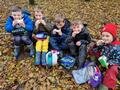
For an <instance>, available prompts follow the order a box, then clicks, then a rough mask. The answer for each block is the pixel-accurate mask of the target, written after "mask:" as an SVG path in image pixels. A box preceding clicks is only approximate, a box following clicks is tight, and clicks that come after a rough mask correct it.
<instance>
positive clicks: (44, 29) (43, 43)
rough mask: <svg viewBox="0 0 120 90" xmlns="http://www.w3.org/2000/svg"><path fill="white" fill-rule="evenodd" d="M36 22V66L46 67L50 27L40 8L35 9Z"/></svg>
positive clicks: (34, 34) (34, 33)
mask: <svg viewBox="0 0 120 90" xmlns="http://www.w3.org/2000/svg"><path fill="white" fill-rule="evenodd" d="M34 17H35V20H34V27H35V30H34V32H33V35H32V36H33V38H34V39H36V47H35V49H36V58H35V65H40V64H41V65H43V66H45V65H46V60H45V59H46V53H47V52H48V43H49V34H50V26H49V24H48V23H47V22H46V20H45V18H44V15H43V11H42V10H41V8H40V7H37V8H35V16H34Z"/></svg>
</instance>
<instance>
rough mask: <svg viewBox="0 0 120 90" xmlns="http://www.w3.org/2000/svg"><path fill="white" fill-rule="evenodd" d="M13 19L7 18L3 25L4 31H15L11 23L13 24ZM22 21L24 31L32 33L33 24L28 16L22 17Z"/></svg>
mask: <svg viewBox="0 0 120 90" xmlns="http://www.w3.org/2000/svg"><path fill="white" fill-rule="evenodd" d="M13 20H14V19H13V17H12V16H9V17H8V18H7V20H6V23H5V30H6V31H7V32H10V33H11V32H12V30H14V29H15V27H13V25H12V23H13ZM23 20H24V23H25V30H27V31H28V32H32V31H33V22H32V20H31V19H30V18H29V16H28V15H23Z"/></svg>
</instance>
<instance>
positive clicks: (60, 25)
mask: <svg viewBox="0 0 120 90" xmlns="http://www.w3.org/2000/svg"><path fill="white" fill-rule="evenodd" d="M55 25H56V26H57V28H59V29H61V28H62V27H63V26H64V25H65V22H64V20H60V21H55Z"/></svg>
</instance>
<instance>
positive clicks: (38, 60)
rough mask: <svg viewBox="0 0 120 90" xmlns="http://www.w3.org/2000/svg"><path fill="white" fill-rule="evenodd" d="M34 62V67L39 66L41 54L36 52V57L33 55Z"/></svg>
mask: <svg viewBox="0 0 120 90" xmlns="http://www.w3.org/2000/svg"><path fill="white" fill-rule="evenodd" d="M35 56H36V57H35V62H34V64H35V65H40V60H41V53H40V52H36V55H35Z"/></svg>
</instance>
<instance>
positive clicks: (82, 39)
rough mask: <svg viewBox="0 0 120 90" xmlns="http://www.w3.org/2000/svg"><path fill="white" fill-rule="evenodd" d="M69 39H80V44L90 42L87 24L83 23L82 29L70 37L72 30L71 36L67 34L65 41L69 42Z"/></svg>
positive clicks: (75, 40)
mask: <svg viewBox="0 0 120 90" xmlns="http://www.w3.org/2000/svg"><path fill="white" fill-rule="evenodd" d="M71 40H72V41H73V42H74V43H76V42H77V41H80V42H81V44H89V43H90V42H91V36H90V34H89V32H88V29H87V26H86V25H84V27H83V28H82V31H81V32H80V33H78V34H77V35H76V36H75V37H72V32H71V36H69V38H68V39H67V43H69V42H71Z"/></svg>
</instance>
